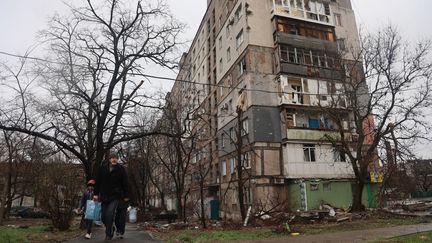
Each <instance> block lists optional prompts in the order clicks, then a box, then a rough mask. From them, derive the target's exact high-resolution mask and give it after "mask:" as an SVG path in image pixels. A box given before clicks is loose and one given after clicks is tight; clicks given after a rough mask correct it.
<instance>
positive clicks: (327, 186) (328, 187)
mask: <svg viewBox="0 0 432 243" xmlns="http://www.w3.org/2000/svg"><path fill="white" fill-rule="evenodd" d="M323 191H325V192H329V191H331V183H330V182H323Z"/></svg>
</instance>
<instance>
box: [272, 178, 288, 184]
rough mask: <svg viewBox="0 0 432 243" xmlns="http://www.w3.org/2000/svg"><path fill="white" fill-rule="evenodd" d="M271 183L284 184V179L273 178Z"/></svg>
mask: <svg viewBox="0 0 432 243" xmlns="http://www.w3.org/2000/svg"><path fill="white" fill-rule="evenodd" d="M273 184H276V185H284V184H285V179H284V178H274V179H273Z"/></svg>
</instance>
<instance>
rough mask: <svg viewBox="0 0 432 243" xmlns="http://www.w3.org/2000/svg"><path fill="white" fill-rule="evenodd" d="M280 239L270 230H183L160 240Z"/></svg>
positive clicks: (192, 242) (227, 240) (198, 242)
mask: <svg viewBox="0 0 432 243" xmlns="http://www.w3.org/2000/svg"><path fill="white" fill-rule="evenodd" d="M278 237H281V235H280V234H277V233H274V232H272V231H271V230H270V229H246V230H224V231H202V230H200V231H194V230H185V231H181V232H179V234H176V235H172V236H171V237H169V238H165V239H161V238H162V237H160V240H163V242H178V241H180V242H190V243H201V242H229V241H239V240H262V239H270V238H278Z"/></svg>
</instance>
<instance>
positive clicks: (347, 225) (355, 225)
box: [293, 217, 430, 235]
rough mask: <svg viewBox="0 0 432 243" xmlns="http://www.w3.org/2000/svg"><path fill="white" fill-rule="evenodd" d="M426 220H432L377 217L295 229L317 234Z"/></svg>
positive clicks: (301, 226)
mask: <svg viewBox="0 0 432 243" xmlns="http://www.w3.org/2000/svg"><path fill="white" fill-rule="evenodd" d="M425 220H426V221H428V222H430V220H428V219H424V218H412V217H406V218H376V219H366V220H356V221H352V222H344V223H331V224H316V225H299V226H294V227H293V229H294V230H295V231H299V232H302V233H303V234H306V235H317V234H324V233H336V232H342V231H351V230H367V229H375V228H386V227H393V226H400V225H413V224H420V223H425Z"/></svg>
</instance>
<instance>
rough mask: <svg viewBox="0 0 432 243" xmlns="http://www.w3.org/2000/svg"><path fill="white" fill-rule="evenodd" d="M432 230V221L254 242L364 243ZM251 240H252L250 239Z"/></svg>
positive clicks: (255, 242)
mask: <svg viewBox="0 0 432 243" xmlns="http://www.w3.org/2000/svg"><path fill="white" fill-rule="evenodd" d="M424 231H432V223H428V224H417V225H404V226H396V227H391V228H378V229H370V230H358V231H345V232H338V233H330V234H320V235H308V236H298V237H290V238H283V239H274V240H262V241H253V242H254V243H282V242H289V243H363V242H367V241H370V240H376V239H379V238H389V237H395V236H401V235H408V234H414V233H419V232H424ZM248 242H251V241H248Z"/></svg>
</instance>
